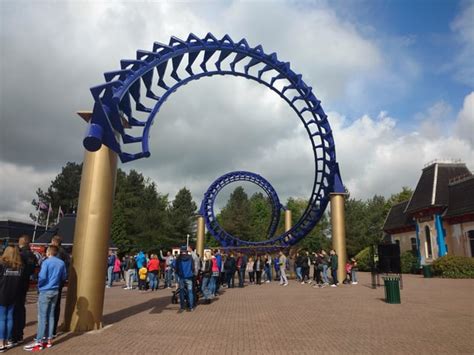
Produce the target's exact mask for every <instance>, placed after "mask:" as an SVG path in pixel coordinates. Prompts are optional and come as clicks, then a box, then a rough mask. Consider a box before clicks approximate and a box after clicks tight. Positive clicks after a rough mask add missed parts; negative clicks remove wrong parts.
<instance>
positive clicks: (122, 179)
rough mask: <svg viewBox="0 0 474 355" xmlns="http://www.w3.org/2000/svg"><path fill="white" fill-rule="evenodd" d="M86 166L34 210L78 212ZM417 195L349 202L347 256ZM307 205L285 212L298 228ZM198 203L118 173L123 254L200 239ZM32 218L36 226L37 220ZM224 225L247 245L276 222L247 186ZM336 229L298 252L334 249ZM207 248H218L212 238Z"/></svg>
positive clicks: (117, 230)
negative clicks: (43, 206)
mask: <svg viewBox="0 0 474 355" xmlns="http://www.w3.org/2000/svg"><path fill="white" fill-rule="evenodd" d="M81 171H82V164H77V163H74V162H68V163H67V164H66V165H65V166H64V167H62V170H61V172H60V173H59V174H58V175H57V176H56V177H55V179H54V180H53V181H51V184H50V186H49V187H48V189H47V190H46V191H43V190H42V189H41V188H38V189H37V191H36V198H35V199H33V201H32V205H33V206H34V207H35V209H37V207H38V204H39V203H40V202H42V203H44V204H46V205H49V204H50V203H51V206H52V207H53V209H54V210H57V209H58V208H59V206H61V208H62V210H63V211H65V212H66V213H73V212H75V211H76V209H77V202H78V196H79V187H80V178H81ZM411 194H412V191H411V190H410V189H409V188H406V187H404V188H403V189H402V191H401V192H399V193H397V194H394V195H392V196H391V197H390V198H388V199H386V198H385V197H383V196H379V195H375V196H374V197H372V198H370V199H367V200H360V199H355V198H352V197H350V196H347V198H346V203H345V209H346V241H347V252H348V255H350V256H353V255H356V254H357V253H358V252H359V251H360V250H362V249H364V248H365V247H366V246H368V245H372V244H375V243H377V242H378V241H380V240H381V238H382V237H383V232H382V226H383V223H384V221H385V218H386V216H387V213H388V211H389V210H390V208H391V206H392V205H394V204H396V203H398V202H401V201H404V200H406V199H408V198H410V196H411ZM307 203H308V201H307V200H305V199H302V198H293V197H290V198H288V200H287V201H286V204H285V206H286V207H287V208H288V209H290V210H291V211H292V222H293V225H294V224H296V222H297V221H298V220H299V218H300V217H301V216H302V214H303V213H304V211H305V209H306V206H307ZM197 206H198V205H197V204H196V202H194V201H193V199H192V195H191V192H190V191H189V190H188V189H187V188H186V187H183V188H181V189H180V190H179V191H178V193H177V194H176V196H175V197H174V199H173V200H170V198H169V195H168V194H163V193H160V192H159V191H158V188H157V185H156V184H155V182H153V181H151V180H150V179H149V178H147V177H145V176H143V174H141V173H140V172H137V171H136V170H130V171H129V172H125V171H123V170H121V169H118V172H117V180H116V190H115V199H114V204H113V212H112V227H111V237H112V241H113V243H114V245H115V246H116V247H117V248H118V249H119V251H120V252H122V253H128V252H134V251H137V250H146V251H156V248H159V249H168V248H171V247H176V246H180V245H183V244H185V243H186V236H187V235H188V234H189V235H190V236H191V240H192V238H193V237H195V234H196V216H197V213H198V208H197ZM283 214H284V212H283V211H281V216H280V223H279V225H278V228H277V231H276V233H277V235H278V234H281V233H283V232H284V215H283ZM30 217H31V218H32V219H33V220H36V218H37V214H36V213H34V214H33V213H32V214H30ZM38 217H39V218H38V219H39V220H38V222H39V223H44V222H45V219H46V213H40V214H39V216H38ZM216 217H217V220H218V222H219V224H220V225H221V226H222V227H223V228H224V230H226V231H227V232H229V233H230V234H232V235H234V236H236V237H238V238H240V239H244V240H250V241H260V240H266V239H268V228H269V225H270V222H271V218H272V206H271V203H270V200H269V199H268V197H267V196H266V195H265V194H263V193H261V192H256V193H254V194H252V195H251V196H249V195H248V194H247V193H246V192H245V190H244V188H243V187H242V186H237V187H236V188H235V189H234V190H233V192H232V193H231V194H230V197H229V199H228V201H227V203H226V204H225V206H223V207H222V209H221V210H220V212H219V213H218V214H217V216H216ZM330 238H331V224H330V220H329V217H328V214H327V213H325V214H324V215H323V217H322V218H321V220H320V222H319V223H318V224H317V226H316V227H315V228H314V229H313V230H312V231H311V232H310V233H309V234H308V235H307V236H306V237H305V238H304V239H303V240H302V241H300V242H299V244H298V247H299V248H302V249H307V250H318V249H329V248H330V247H331V239H330ZM206 245H207V246H210V247H213V246H218V243H217V242H216V241H215V240H214V238H212V236H210V234H209V233H208V234H207V237H206Z"/></svg>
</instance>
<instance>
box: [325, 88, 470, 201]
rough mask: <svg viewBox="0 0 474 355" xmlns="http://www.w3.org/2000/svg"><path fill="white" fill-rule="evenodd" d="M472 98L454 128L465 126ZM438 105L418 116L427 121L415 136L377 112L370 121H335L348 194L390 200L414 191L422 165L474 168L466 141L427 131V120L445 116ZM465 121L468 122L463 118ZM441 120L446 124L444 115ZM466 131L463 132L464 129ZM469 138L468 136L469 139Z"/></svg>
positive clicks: (392, 119)
mask: <svg viewBox="0 0 474 355" xmlns="http://www.w3.org/2000/svg"><path fill="white" fill-rule="evenodd" d="M473 97H474V95H472V94H471V95H469V96H467V97H466V99H465V104H464V107H463V108H462V109H461V111H460V113H459V114H458V115H457V120H456V122H455V125H456V126H457V127H459V126H460V125H462V126H463V127H464V125H465V124H466V123H465V122H469V124H470V125H471V126H470V127H472V122H471V121H472V106H471V114H470V116H469V114H465V112H466V111H468V110H469V109H468V108H467V107H468V104H469V105H472V98H473ZM449 111H450V110H446V107H444V106H443V105H440V103H436V104H434V105H433V106H432V107H430V108H429V109H428V110H427V113H428V114H427V113H423V114H420V116H423V117H425V119H427V120H428V121H425V120H424V121H421V122H420V125H419V126H418V127H417V129H416V130H415V131H414V132H404V131H402V130H400V129H399V128H398V127H397V120H396V119H394V118H391V117H389V116H387V114H386V113H381V114H380V115H379V117H377V118H376V119H373V118H371V117H369V116H367V115H366V116H363V117H361V118H359V119H357V120H355V121H353V122H351V123H350V124H347V123H346V122H345V121H344V117H342V118H341V117H338V115H335V117H337V119H336V120H333V131H334V139H335V141H336V147H337V156H338V160H339V164H340V167H341V174H342V178H343V180H344V183H345V184H346V185H347V187H348V189H349V191H350V192H351V195H352V196H354V197H356V198H364V199H365V198H368V197H371V196H373V195H374V194H379V195H384V196H390V194H392V193H396V192H399V191H400V190H401V187H402V186H409V187H412V188H414V187H415V185H416V182H417V181H418V178H419V176H420V174H421V169H422V168H423V166H424V164H426V163H427V162H430V161H432V160H435V159H461V160H462V161H463V162H465V163H466V164H467V166H468V168H470V169H471V171H472V170H473V167H474V146H473V145H472V144H470V143H469V141H468V140H466V139H463V138H460V137H459V136H457V135H453V134H450V133H449V132H446V133H445V134H441V135H434V134H433V131H431V130H427V129H426V126H427V124H428V123H427V122H429V120H433V119H434V120H437V119H438V118H437V114H438V113H439V112H449ZM466 117H467V118H466ZM443 119H445V120H449V117H446V116H444V117H443ZM463 132H464V131H463ZM468 137H470V138H472V134H471V135H470V136H468Z"/></svg>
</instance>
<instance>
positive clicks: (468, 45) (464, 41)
mask: <svg viewBox="0 0 474 355" xmlns="http://www.w3.org/2000/svg"><path fill="white" fill-rule="evenodd" d="M464 4H465V7H464V9H463V11H462V12H461V13H460V14H459V15H458V16H457V17H456V19H455V20H454V21H453V22H452V23H451V29H452V30H453V31H454V33H455V34H456V38H457V41H458V42H459V44H460V45H461V50H460V51H459V53H457V54H456V55H455V57H454V62H453V63H452V70H453V71H454V75H455V77H456V79H457V80H458V81H460V82H462V83H464V84H466V85H469V86H470V87H474V65H473V58H474V3H473V2H472V1H466V2H465V3H464Z"/></svg>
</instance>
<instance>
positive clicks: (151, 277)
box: [148, 272, 159, 291]
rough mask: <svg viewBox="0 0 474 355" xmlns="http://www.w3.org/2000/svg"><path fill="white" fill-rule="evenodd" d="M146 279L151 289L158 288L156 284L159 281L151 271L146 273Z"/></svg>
mask: <svg viewBox="0 0 474 355" xmlns="http://www.w3.org/2000/svg"><path fill="white" fill-rule="evenodd" d="M148 280H149V281H150V289H151V290H152V291H154V290H157V289H158V285H159V281H158V279H157V277H156V274H155V273H153V272H149V273H148Z"/></svg>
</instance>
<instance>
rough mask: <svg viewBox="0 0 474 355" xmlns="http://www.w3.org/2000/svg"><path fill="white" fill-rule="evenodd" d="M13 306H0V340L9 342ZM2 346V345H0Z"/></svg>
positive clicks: (11, 329)
mask: <svg viewBox="0 0 474 355" xmlns="http://www.w3.org/2000/svg"><path fill="white" fill-rule="evenodd" d="M14 309H15V305H13V304H11V305H9V306H0V339H3V340H11V338H12V331H13V310H14ZM2 345H3V344H2Z"/></svg>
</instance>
